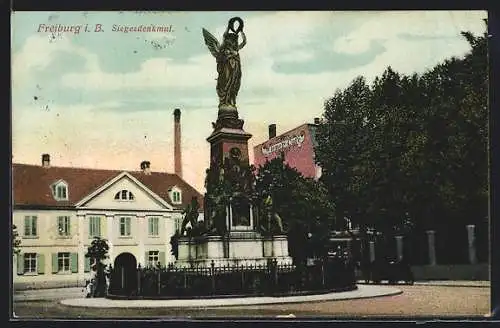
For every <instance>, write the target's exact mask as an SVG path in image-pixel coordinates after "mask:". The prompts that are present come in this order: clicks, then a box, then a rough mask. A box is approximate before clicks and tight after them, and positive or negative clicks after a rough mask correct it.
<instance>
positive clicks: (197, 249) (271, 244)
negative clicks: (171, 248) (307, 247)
mask: <svg viewBox="0 0 500 328" xmlns="http://www.w3.org/2000/svg"><path fill="white" fill-rule="evenodd" d="M224 243H227V244H229V253H228V255H227V256H225V254H224ZM268 259H273V260H274V259H276V261H277V262H278V264H292V262H293V260H292V258H291V257H290V256H288V241H287V238H286V236H284V235H279V236H274V237H262V236H261V235H260V234H258V233H256V232H254V231H252V232H231V234H230V235H229V236H228V237H225V238H223V237H221V236H204V237H198V238H193V239H189V238H187V237H182V238H180V239H179V256H178V260H177V261H176V262H175V265H176V266H177V267H210V265H211V263H212V261H213V262H214V264H215V266H221V265H224V266H225V265H230V266H233V265H238V266H240V265H253V266H256V265H266V264H267V261H268Z"/></svg>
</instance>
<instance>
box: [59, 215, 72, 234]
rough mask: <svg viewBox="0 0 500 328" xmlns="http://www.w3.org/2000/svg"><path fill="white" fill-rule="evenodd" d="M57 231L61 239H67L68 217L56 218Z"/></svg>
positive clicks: (69, 230) (68, 229) (69, 232)
mask: <svg viewBox="0 0 500 328" xmlns="http://www.w3.org/2000/svg"><path fill="white" fill-rule="evenodd" d="M57 231H58V233H59V236H61V237H68V236H69V235H70V234H71V229H70V217H69V216H59V217H58V218H57Z"/></svg>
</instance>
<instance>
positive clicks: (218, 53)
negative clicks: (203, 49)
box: [202, 17, 247, 110]
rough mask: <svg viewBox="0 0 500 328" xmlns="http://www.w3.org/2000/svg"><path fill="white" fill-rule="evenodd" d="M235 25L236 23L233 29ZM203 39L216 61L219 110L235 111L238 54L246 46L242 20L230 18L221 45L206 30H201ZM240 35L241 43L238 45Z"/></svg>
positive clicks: (239, 64)
mask: <svg viewBox="0 0 500 328" xmlns="http://www.w3.org/2000/svg"><path fill="white" fill-rule="evenodd" d="M235 23H238V25H236V27H235ZM202 31H203V38H204V39H205V44H206V45H207V47H208V49H209V50H210V53H211V54H212V55H213V56H214V57H215V59H216V61H217V73H218V78H217V87H216V90H217V95H218V96H219V109H222V110H236V96H237V95H238V91H239V89H240V84H241V62H240V55H239V53H238V51H239V50H241V49H242V48H243V47H244V46H245V45H246V42H247V40H246V36H245V33H244V32H243V20H242V19H241V18H239V17H234V18H231V19H230V20H229V22H228V26H227V28H226V31H225V32H224V35H223V41H222V44H219V41H217V39H216V38H215V37H214V36H213V35H212V34H211V33H210V32H208V31H207V30H206V29H204V28H203V29H202ZM239 33H241V36H242V42H241V43H238V36H239Z"/></svg>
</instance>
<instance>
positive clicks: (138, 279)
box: [136, 264, 141, 296]
mask: <svg viewBox="0 0 500 328" xmlns="http://www.w3.org/2000/svg"><path fill="white" fill-rule="evenodd" d="M136 272H137V295H138V296H139V295H141V265H140V264H139V266H138V267H137V270H136Z"/></svg>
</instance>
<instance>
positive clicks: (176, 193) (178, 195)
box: [169, 187, 182, 204]
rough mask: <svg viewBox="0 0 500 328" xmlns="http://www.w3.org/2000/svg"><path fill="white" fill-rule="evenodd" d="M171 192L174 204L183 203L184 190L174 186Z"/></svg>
mask: <svg viewBox="0 0 500 328" xmlns="http://www.w3.org/2000/svg"><path fill="white" fill-rule="evenodd" d="M169 194H170V199H171V200H172V203H173V204H181V203H182V192H181V190H180V189H179V188H178V187H173V188H172V189H170V190H169Z"/></svg>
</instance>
